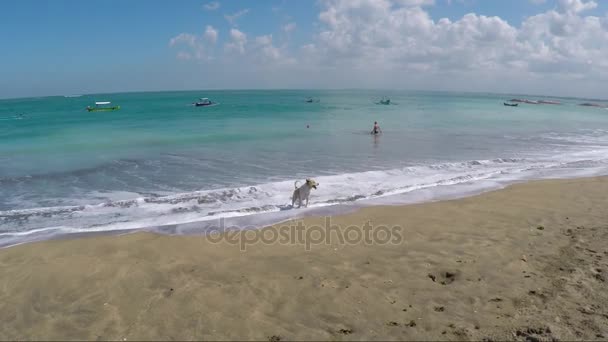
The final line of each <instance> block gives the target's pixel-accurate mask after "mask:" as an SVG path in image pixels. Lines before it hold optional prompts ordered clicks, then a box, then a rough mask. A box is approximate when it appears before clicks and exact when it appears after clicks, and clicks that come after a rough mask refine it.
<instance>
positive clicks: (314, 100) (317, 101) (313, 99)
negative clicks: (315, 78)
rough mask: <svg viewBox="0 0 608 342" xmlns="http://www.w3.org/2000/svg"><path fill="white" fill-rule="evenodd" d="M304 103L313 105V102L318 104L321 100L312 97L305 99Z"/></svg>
mask: <svg viewBox="0 0 608 342" xmlns="http://www.w3.org/2000/svg"><path fill="white" fill-rule="evenodd" d="M304 102H306V103H315V102H316V103H319V102H321V100H319V99H315V98H312V97H307V98H306V100H305V101H304Z"/></svg>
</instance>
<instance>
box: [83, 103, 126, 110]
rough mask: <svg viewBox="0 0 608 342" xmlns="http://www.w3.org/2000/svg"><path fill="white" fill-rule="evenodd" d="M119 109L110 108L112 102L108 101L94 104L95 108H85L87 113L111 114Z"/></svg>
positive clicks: (118, 107)
mask: <svg viewBox="0 0 608 342" xmlns="http://www.w3.org/2000/svg"><path fill="white" fill-rule="evenodd" d="M119 109H120V106H112V102H109V101H100V102H95V107H91V106H87V111H89V112H111V111H115V110H119Z"/></svg>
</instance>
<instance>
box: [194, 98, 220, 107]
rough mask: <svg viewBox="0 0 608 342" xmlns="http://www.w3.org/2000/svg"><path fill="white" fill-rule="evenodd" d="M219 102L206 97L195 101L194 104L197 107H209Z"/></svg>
mask: <svg viewBox="0 0 608 342" xmlns="http://www.w3.org/2000/svg"><path fill="white" fill-rule="evenodd" d="M217 104H218V103H215V102H212V101H211V100H209V99H208V98H206V97H203V98H201V99H199V100H198V101H197V102H194V103H193V105H194V106H196V107H209V106H213V105H217Z"/></svg>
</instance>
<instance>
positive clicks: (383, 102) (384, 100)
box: [376, 96, 391, 105]
mask: <svg viewBox="0 0 608 342" xmlns="http://www.w3.org/2000/svg"><path fill="white" fill-rule="evenodd" d="M376 104H380V105H390V104H391V99H389V98H388V97H384V96H383V97H382V100H380V101H379V102H376Z"/></svg>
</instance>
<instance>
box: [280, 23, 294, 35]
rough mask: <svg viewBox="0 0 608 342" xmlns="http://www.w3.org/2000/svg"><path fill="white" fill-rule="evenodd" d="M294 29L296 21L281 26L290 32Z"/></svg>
mask: <svg viewBox="0 0 608 342" xmlns="http://www.w3.org/2000/svg"><path fill="white" fill-rule="evenodd" d="M295 29H296V23H289V24H286V25H285V26H283V31H285V32H287V33H290V32H292V31H293V30H295Z"/></svg>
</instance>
